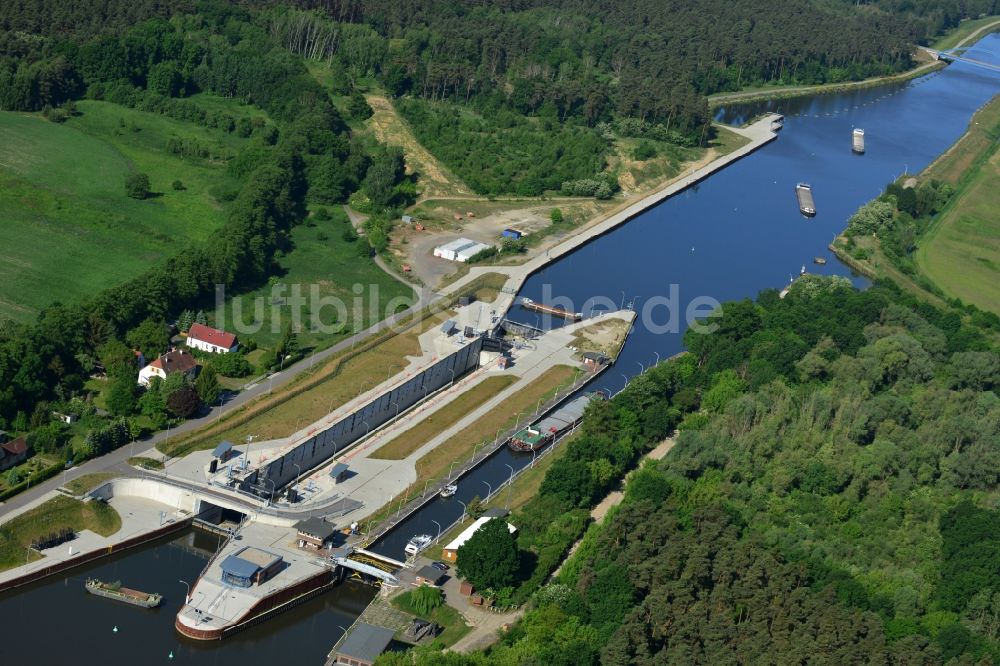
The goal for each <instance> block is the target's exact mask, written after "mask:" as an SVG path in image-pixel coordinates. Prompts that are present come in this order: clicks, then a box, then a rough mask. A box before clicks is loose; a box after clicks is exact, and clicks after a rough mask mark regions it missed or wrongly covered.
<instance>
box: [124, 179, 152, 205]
mask: <svg viewBox="0 0 1000 666" xmlns="http://www.w3.org/2000/svg"><path fill="white" fill-rule="evenodd" d="M125 194H126V195H127V196H129V197H131V198H133V199H146V198H148V197H149V176H147V175H146V174H144V173H130V174H129V175H128V176H126V177H125Z"/></svg>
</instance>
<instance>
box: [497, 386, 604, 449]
mask: <svg viewBox="0 0 1000 666" xmlns="http://www.w3.org/2000/svg"><path fill="white" fill-rule="evenodd" d="M601 398H603V395H602V394H600V393H590V394H588V395H582V396H580V397H579V398H574V399H573V400H571V401H569V402H568V403H566V404H565V405H563V406H562V407H560V408H559V409H557V410H556V411H555V412H553V413H552V414H550V415H549V416H546V417H545V418H544V419H542V420H541V421H539V422H538V423H536V424H534V425H531V426H528V427H527V428H523V429H521V430H518V431H517V432H516V433H514V435H513V436H512V437H511V438H510V441H509V442H507V446H508V447H509V448H510V449H511V450H513V451H526V452H531V451H537V450H538V449H540V448H542V447H543V446H545V445H546V444H548V443H549V442H551V441H552V440H554V439H555V438H556V437H558V436H559V435H561V434H562V433H564V432H566V431H567V430H570V429H571V428H573V427H574V426H576V425H577V424H578V423H579V422H580V421H581V420H583V413H584V411H585V410H586V409H587V405H588V404H590V401H591V400H595V399H601Z"/></svg>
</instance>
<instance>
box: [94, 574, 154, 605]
mask: <svg viewBox="0 0 1000 666" xmlns="http://www.w3.org/2000/svg"><path fill="white" fill-rule="evenodd" d="M85 587H86V589H87V592H90V593H91V594H94V595H97V596H98V597H104V598H105V599H114V600H115V601H124V602H125V603H127V604H132V605H133V606H138V607H139V608H156V607H157V606H159V605H160V603H161V602H162V601H163V595H161V594H157V593H155V592H140V591H139V590H133V589H131V588H128V587H122V584H121V583H119V582H117V581H116V582H114V583H105V582H103V581H99V580H97V579H96V578H88V579H87V582H86V584H85Z"/></svg>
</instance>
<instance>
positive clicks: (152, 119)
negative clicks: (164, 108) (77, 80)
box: [0, 101, 241, 321]
mask: <svg viewBox="0 0 1000 666" xmlns="http://www.w3.org/2000/svg"><path fill="white" fill-rule="evenodd" d="M78 108H79V110H80V115H79V116H77V117H74V118H72V119H70V120H69V121H68V122H66V123H65V124H61V125H60V124H56V123H51V122H48V121H46V120H44V119H42V118H41V117H40V116H39V115H36V114H21V113H0V219H2V220H3V225H4V256H5V259H4V261H3V263H2V264H0V318H4V317H8V318H12V319H16V320H20V321H27V320H31V319H33V318H34V315H35V314H36V313H37V312H38V310H39V309H41V308H43V307H45V306H46V305H49V304H50V303H52V302H53V301H56V300H58V301H62V302H72V301H74V300H77V299H79V298H81V297H84V296H89V295H92V294H94V293H95V292H97V291H99V290H100V289H102V288H105V287H108V286H111V285H114V284H118V283H121V282H123V281H125V280H127V279H129V278H131V277H134V276H135V275H138V274H139V273H141V272H142V271H143V270H145V269H146V268H148V267H149V265H150V264H151V263H154V262H156V261H159V260H161V259H163V258H165V257H167V256H170V255H172V254H174V253H175V252H177V251H178V250H179V249H180V247H182V245H183V244H185V243H187V242H190V241H198V240H202V239H204V238H206V237H207V236H208V235H209V234H210V233H211V232H212V230H214V229H215V228H217V227H218V226H220V225H221V222H222V215H221V213H222V209H221V206H220V205H219V203H218V202H217V201H216V199H215V198H214V197H213V196H212V194H211V193H210V191H211V190H212V188H213V187H215V186H217V185H219V184H221V183H224V182H226V180H227V178H228V177H227V176H226V174H225V167H224V162H223V161H221V159H217V160H214V161H213V160H208V159H198V160H193V159H185V158H182V157H180V156H177V155H174V154H173V153H171V152H169V151H168V150H167V141H168V140H169V139H170V138H171V137H180V138H195V139H197V140H198V141H199V142H201V143H202V144H203V145H205V146H206V147H210V149H211V150H212V152H213V153H215V154H216V155H218V156H220V157H221V156H225V155H227V154H232V153H234V152H235V147H236V146H237V145H238V142H239V141H241V139H237V138H235V137H233V136H232V135H229V134H225V133H223V132H221V131H218V130H209V129H205V128H201V127H196V126H194V125H189V124H186V123H181V122H178V121H174V120H171V119H169V118H166V117H164V116H160V115H157V114H151V113H144V112H140V111H134V110H132V109H127V108H124V107H119V106H115V105H113V104H109V103H105V102H94V101H82V102H80V103H79V104H78ZM133 171H141V172H144V173H147V174H148V175H149V176H150V180H151V185H152V190H153V192H154V193H155V195H154V196H153V197H152V198H150V199H146V200H143V201H137V200H134V199H130V198H128V197H127V196H125V189H124V182H125V177H126V175H127V174H128V173H130V172H133ZM174 180H180V181H181V182H182V183H184V185H185V187H186V188H187V189H185V190H183V191H174V190H173V189H172V187H171V184H172V183H173V181H174Z"/></svg>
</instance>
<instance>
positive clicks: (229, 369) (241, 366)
mask: <svg viewBox="0 0 1000 666" xmlns="http://www.w3.org/2000/svg"><path fill="white" fill-rule="evenodd" d="M255 346H256V345H255ZM245 347H246V344H244V348H245ZM208 364H209V367H211V368H213V369H214V370H215V371H216V372H217V373H218V374H220V375H222V376H223V377H249V376H250V375H251V374H252V373H253V366H252V365H250V362H249V361H247V359H246V357H244V356H243V354H238V353H237V354H234V353H228V354H217V355H216V356H214V357H213V358H212V359H210V360H209V362H208Z"/></svg>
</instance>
